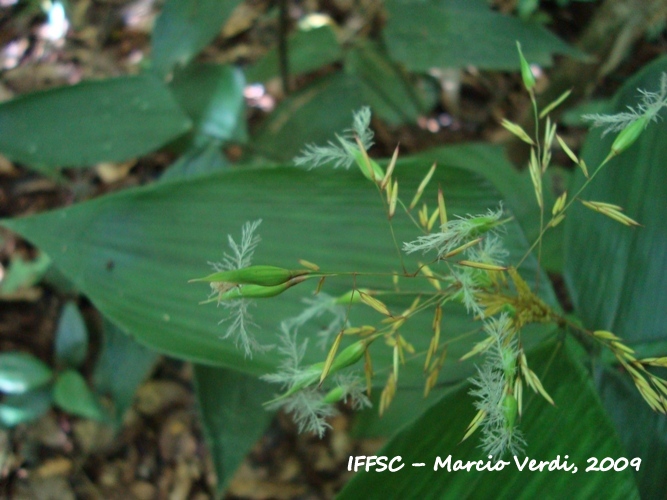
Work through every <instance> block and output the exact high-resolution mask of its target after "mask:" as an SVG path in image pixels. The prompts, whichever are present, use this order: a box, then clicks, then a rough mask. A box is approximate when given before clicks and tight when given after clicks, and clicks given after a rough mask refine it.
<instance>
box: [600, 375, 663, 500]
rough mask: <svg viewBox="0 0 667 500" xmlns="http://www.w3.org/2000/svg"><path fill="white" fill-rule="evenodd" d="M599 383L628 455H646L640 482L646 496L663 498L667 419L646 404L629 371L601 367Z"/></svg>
mask: <svg viewBox="0 0 667 500" xmlns="http://www.w3.org/2000/svg"><path fill="white" fill-rule="evenodd" d="M596 380H597V386H598V391H599V392H600V397H601V398H602V402H603V404H604V406H605V408H606V409H607V412H608V415H609V418H610V419H611V420H612V421H613V422H614V424H615V426H616V429H617V432H618V433H619V434H620V437H621V442H622V443H623V445H624V447H625V450H626V456H639V457H641V458H642V467H641V469H640V470H639V472H638V473H637V475H636V476H637V483H638V485H639V491H640V492H641V494H642V498H653V497H659V496H660V495H661V494H662V493H663V492H664V491H665V488H667V479H666V478H665V474H663V473H662V471H664V470H665V469H664V467H665V464H667V419H665V416H664V415H661V414H660V413H656V412H654V411H653V410H651V408H650V407H649V406H648V405H647V404H646V401H644V399H643V398H642V397H641V395H640V394H639V392H638V391H637V388H636V387H635V385H634V384H633V383H632V380H631V379H630V377H628V375H627V373H625V372H619V371H618V370H616V369H613V368H612V369H609V368H600V369H599V370H598V373H597V379H596Z"/></svg>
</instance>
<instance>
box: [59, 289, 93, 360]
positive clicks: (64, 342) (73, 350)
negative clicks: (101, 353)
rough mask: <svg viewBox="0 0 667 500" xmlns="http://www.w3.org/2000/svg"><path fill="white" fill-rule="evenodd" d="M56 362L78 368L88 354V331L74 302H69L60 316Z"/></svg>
mask: <svg viewBox="0 0 667 500" xmlns="http://www.w3.org/2000/svg"><path fill="white" fill-rule="evenodd" d="M55 344H56V346H55V348H56V361H57V362H58V363H59V364H61V365H65V366H69V367H71V368H78V367H79V366H81V364H82V363H83V362H84V361H85V359H86V354H87V353H88V330H87V329H86V323H85V322H84V320H83V317H82V316H81V313H80V312H79V308H78V307H77V306H76V304H75V303H74V302H67V303H66V304H65V307H64V308H63V311H62V313H61V314H60V320H59V322H58V328H57V330H56V342H55Z"/></svg>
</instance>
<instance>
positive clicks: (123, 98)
mask: <svg viewBox="0 0 667 500" xmlns="http://www.w3.org/2000/svg"><path fill="white" fill-rule="evenodd" d="M189 128H190V121H189V120H188V118H187V117H186V116H185V115H184V114H183V112H182V111H181V109H180V108H179V107H178V105H177V104H176V101H174V98H173V97H172V96H171V93H170V92H169V90H168V89H167V87H166V86H165V85H163V84H162V83H160V82H159V81H158V80H157V79H156V78H155V77H153V76H151V75H140V76H124V77H120V78H110V79H106V80H97V81H86V82H83V83H79V84H77V85H72V86H69V87H58V88H55V89H52V90H46V91H43V92H35V93H32V94H25V95H23V96H20V97H17V98H16V99H13V100H11V101H7V102H4V103H2V104H0V130H1V131H2V133H0V153H2V154H4V155H5V156H7V157H8V158H10V159H11V160H14V161H17V162H20V163H25V164H27V165H30V166H33V167H35V168H40V169H52V168H53V167H80V166H87V165H90V164H93V163H97V162H101V161H109V162H114V161H124V160H127V159H130V158H134V157H137V156H141V155H144V154H146V153H149V152H151V151H153V150H155V149H157V148H159V147H160V146H162V145H164V144H165V143H167V142H168V141H170V140H172V139H174V138H175V137H177V136H179V135H181V134H182V133H184V132H186V131H187V130H188V129H189Z"/></svg>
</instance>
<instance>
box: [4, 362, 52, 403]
mask: <svg viewBox="0 0 667 500" xmlns="http://www.w3.org/2000/svg"><path fill="white" fill-rule="evenodd" d="M52 375H53V373H52V372H51V368H49V367H48V366H47V365H46V364H45V363H44V362H43V361H40V360H39V359H37V358H36V357H34V356H33V355H31V354H27V353H24V352H3V353H0V391H1V392H7V393H10V394H21V393H24V392H26V391H30V390H32V389H36V388H37V387H41V386H43V385H44V384H46V383H47V382H48V381H49V380H51V376H52Z"/></svg>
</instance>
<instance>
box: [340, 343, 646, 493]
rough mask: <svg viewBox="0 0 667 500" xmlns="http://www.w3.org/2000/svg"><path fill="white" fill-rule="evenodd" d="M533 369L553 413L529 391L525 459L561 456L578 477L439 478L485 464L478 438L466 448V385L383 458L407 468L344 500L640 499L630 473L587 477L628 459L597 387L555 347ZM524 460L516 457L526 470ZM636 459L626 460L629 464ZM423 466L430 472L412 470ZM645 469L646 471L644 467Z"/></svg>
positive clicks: (366, 481) (540, 354)
mask: <svg viewBox="0 0 667 500" xmlns="http://www.w3.org/2000/svg"><path fill="white" fill-rule="evenodd" d="M528 362H529V363H530V365H531V367H532V368H533V369H534V370H535V371H536V373H537V374H538V375H539V376H540V379H541V380H542V382H543V384H544V387H545V389H546V390H547V392H548V393H549V394H550V395H551V396H552V397H553V398H554V400H555V402H556V406H555V407H554V406H551V405H549V404H548V403H547V402H546V401H544V399H542V397H541V396H537V395H535V394H534V393H533V392H532V391H530V389H527V388H524V413H523V418H522V420H521V422H520V424H519V425H520V429H521V431H522V432H523V433H524V436H525V438H526V441H527V443H528V445H527V448H526V455H525V456H527V457H530V459H535V460H537V461H538V462H539V461H541V460H544V461H551V460H554V459H556V457H557V456H560V461H561V464H562V463H563V461H564V460H567V463H568V465H572V464H574V465H575V466H576V467H577V468H578V470H577V473H576V474H573V473H572V472H566V471H562V470H553V471H544V472H529V471H528V467H526V469H524V470H523V471H521V472H520V471H519V470H518V468H517V466H516V464H515V462H514V459H513V458H511V457H510V458H507V457H504V458H503V460H505V461H509V462H510V464H509V465H507V466H505V467H504V469H503V470H502V471H491V472H490V471H481V472H479V471H477V470H474V468H473V470H472V471H471V472H467V471H465V470H464V471H458V472H454V471H453V470H452V472H448V471H447V470H446V469H444V470H443V469H440V470H438V471H434V470H433V468H434V465H435V463H436V462H435V460H436V457H440V459H441V460H443V461H444V460H445V459H446V458H447V457H448V456H449V455H451V456H452V466H453V464H454V462H456V461H457V460H462V461H463V462H464V463H466V462H467V461H469V460H482V461H484V462H485V463H486V462H487V456H485V455H484V453H483V452H482V451H481V450H480V449H479V448H478V444H479V431H477V433H475V434H473V435H472V436H471V437H469V438H468V439H467V440H466V441H464V442H463V443H460V441H461V438H462V437H463V435H464V434H465V432H466V427H467V426H468V424H469V423H470V421H471V420H472V419H473V417H474V416H475V409H474V407H473V399H472V398H471V397H470V396H469V395H468V391H469V390H470V386H469V385H468V384H465V385H463V386H461V387H460V388H459V389H456V390H452V391H450V393H449V394H447V395H446V396H444V397H443V398H442V399H441V400H440V401H439V402H438V403H436V404H435V405H434V406H433V407H431V408H430V409H429V410H428V411H426V412H425V413H424V414H423V415H422V416H421V417H420V418H419V419H418V420H416V421H415V422H414V423H413V424H411V425H409V426H408V427H406V428H404V429H403V430H401V431H400V432H398V433H397V434H396V436H395V437H394V438H393V439H391V440H390V441H389V443H387V444H386V445H385V446H384V447H383V448H382V449H381V450H380V451H378V452H377V455H379V456H387V457H390V458H391V457H395V456H400V457H401V459H402V463H403V464H405V466H404V467H403V468H402V469H401V470H400V471H398V472H394V473H392V474H388V473H383V474H382V475H381V476H380V475H379V473H377V472H373V471H371V472H359V473H357V474H356V476H355V477H354V478H353V479H352V481H351V482H350V483H349V484H348V485H347V486H346V487H345V489H344V490H343V491H342V492H341V493H340V495H339V498H341V499H347V498H445V497H446V498H469V497H474V498H501V499H502V498H537V497H540V496H541V495H544V492H549V496H550V497H554V498H558V497H562V496H563V495H566V494H569V493H571V492H573V491H576V492H577V495H578V496H580V497H581V498H587V497H593V496H603V497H614V498H639V495H638V494H637V491H636V488H635V484H634V480H633V477H632V474H631V472H630V471H629V470H628V469H626V470H624V471H622V472H615V471H613V470H612V471H611V472H606V473H604V472H593V473H591V472H588V473H586V472H585V469H586V467H587V466H588V465H590V464H589V463H588V462H587V460H588V459H589V458H590V457H596V458H598V460H602V459H603V458H605V457H611V458H613V459H614V460H616V459H618V458H621V457H623V456H627V455H626V454H625V453H624V451H623V449H622V448H621V446H620V445H619V443H618V438H617V437H616V435H615V433H614V429H613V427H612V425H611V423H610V422H609V420H608V419H607V417H606V416H605V413H604V410H603V408H602V406H601V404H600V401H599V399H598V398H597V395H596V393H595V389H594V387H593V384H592V381H591V379H590V377H589V376H588V374H587V373H586V371H585V370H584V369H583V367H582V366H581V365H580V364H579V363H577V362H575V361H574V359H573V356H572V355H571V354H570V352H569V349H567V348H565V349H564V348H563V346H562V345H560V344H558V343H554V342H550V343H548V345H546V346H543V347H540V348H539V349H537V350H536V351H534V352H533V353H532V354H531V353H529V355H528ZM525 456H520V457H518V459H519V461H520V463H523V460H524V458H525ZM629 458H631V457H628V459H629ZM413 463H425V464H426V465H425V467H412V466H411V464H413ZM643 465H644V464H642V466H643Z"/></svg>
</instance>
